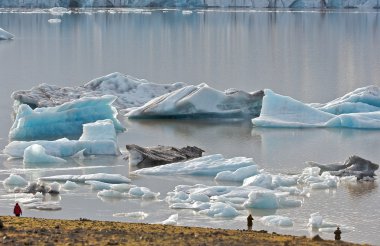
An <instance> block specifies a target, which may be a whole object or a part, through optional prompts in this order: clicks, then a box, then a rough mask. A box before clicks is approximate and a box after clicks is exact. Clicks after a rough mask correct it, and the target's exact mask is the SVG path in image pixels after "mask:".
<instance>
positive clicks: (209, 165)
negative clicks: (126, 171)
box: [132, 154, 255, 176]
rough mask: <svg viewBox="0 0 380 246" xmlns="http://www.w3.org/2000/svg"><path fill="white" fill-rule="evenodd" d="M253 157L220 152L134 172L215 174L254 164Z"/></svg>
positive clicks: (152, 173) (151, 173)
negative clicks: (225, 154) (232, 155)
mask: <svg viewBox="0 0 380 246" xmlns="http://www.w3.org/2000/svg"><path fill="white" fill-rule="evenodd" d="M254 164H255V163H254V162H253V160H252V158H246V157H234V158H231V159H225V158H224V157H223V156H222V155H220V154H215V155H209V156H204V157H200V158H195V159H192V160H189V161H185V162H176V163H171V164H166V165H161V166H156V167H150V168H143V169H139V170H136V171H133V172H132V173H134V174H148V175H168V174H183V175H205V176H214V175H216V174H217V173H219V172H222V171H235V170H236V169H238V168H241V167H246V166H251V165H254Z"/></svg>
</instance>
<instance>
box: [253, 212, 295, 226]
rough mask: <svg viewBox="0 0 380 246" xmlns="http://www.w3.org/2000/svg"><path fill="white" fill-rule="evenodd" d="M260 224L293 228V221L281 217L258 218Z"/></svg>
mask: <svg viewBox="0 0 380 246" xmlns="http://www.w3.org/2000/svg"><path fill="white" fill-rule="evenodd" d="M260 222H262V223H263V224H264V225H267V226H293V221H292V220H291V219H290V218H288V217H285V216H281V215H269V216H264V217H261V218H260Z"/></svg>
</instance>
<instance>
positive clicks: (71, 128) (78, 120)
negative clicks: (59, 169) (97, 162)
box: [9, 95, 125, 140]
mask: <svg viewBox="0 0 380 246" xmlns="http://www.w3.org/2000/svg"><path fill="white" fill-rule="evenodd" d="M115 100H116V96H111V95H107V96H102V97H84V98H81V99H77V100H75V101H72V102H68V103H64V104H62V105H59V106H55V107H47V108H36V109H34V110H32V109H31V108H30V106H28V105H26V104H22V105H20V107H19V108H18V111H17V115H16V118H15V121H14V123H13V125H12V127H11V129H10V132H9V138H10V139H11V140H42V139H58V138H62V137H73V136H80V135H81V134H82V133H83V124H86V123H91V122H95V121H97V120H105V119H110V120H112V122H113V125H114V127H115V130H116V131H117V132H122V131H124V130H125V128H124V127H123V126H122V125H121V124H120V122H119V120H118V119H117V118H116V116H117V114H118V113H117V110H116V109H115V107H113V106H112V105H111V104H112V103H113V102H114V101H115Z"/></svg>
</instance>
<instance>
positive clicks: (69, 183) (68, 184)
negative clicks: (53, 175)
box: [62, 180, 79, 190]
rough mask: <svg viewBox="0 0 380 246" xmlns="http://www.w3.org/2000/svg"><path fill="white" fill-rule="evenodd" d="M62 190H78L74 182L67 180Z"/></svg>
mask: <svg viewBox="0 0 380 246" xmlns="http://www.w3.org/2000/svg"><path fill="white" fill-rule="evenodd" d="M62 188H63V189H65V190H74V189H76V188H79V185H78V184H77V183H75V182H72V181H69V180H67V181H66V183H64V184H63V186H62Z"/></svg>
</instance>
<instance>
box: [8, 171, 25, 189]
mask: <svg viewBox="0 0 380 246" xmlns="http://www.w3.org/2000/svg"><path fill="white" fill-rule="evenodd" d="M3 184H5V185H7V186H18V187H23V186H26V185H27V184H28V181H26V180H25V179H24V178H23V177H21V176H20V175H17V174H13V173H12V174H10V175H9V177H8V178H6V179H4V181H3Z"/></svg>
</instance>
